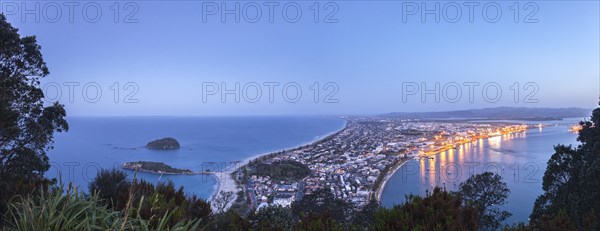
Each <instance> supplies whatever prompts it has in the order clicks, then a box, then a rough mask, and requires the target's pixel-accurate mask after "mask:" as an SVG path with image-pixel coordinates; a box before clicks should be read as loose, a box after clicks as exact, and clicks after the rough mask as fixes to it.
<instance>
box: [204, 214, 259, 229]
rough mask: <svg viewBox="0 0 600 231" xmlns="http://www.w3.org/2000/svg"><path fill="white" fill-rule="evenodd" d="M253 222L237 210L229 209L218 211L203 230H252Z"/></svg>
mask: <svg viewBox="0 0 600 231" xmlns="http://www.w3.org/2000/svg"><path fill="white" fill-rule="evenodd" d="M251 226H252V224H250V221H248V220H247V219H246V218H244V217H242V216H240V215H239V214H237V213H236V212H234V211H232V210H229V211H227V212H224V213H218V214H215V215H214V216H212V218H211V220H210V222H209V223H208V224H207V225H205V226H204V227H202V229H201V230H203V231H213V230H214V231H221V230H231V231H236V230H250V228H251Z"/></svg>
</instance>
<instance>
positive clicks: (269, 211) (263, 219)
mask: <svg viewBox="0 0 600 231" xmlns="http://www.w3.org/2000/svg"><path fill="white" fill-rule="evenodd" d="M248 219H249V220H250V222H251V223H252V224H253V226H254V227H255V228H256V229H258V230H291V229H292V227H294V225H295V224H296V219H295V218H294V214H293V213H292V209H291V208H289V207H281V206H267V207H266V208H262V209H260V210H259V211H258V212H256V213H251V214H250V215H249V216H248Z"/></svg>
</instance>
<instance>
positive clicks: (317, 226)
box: [297, 211, 344, 231]
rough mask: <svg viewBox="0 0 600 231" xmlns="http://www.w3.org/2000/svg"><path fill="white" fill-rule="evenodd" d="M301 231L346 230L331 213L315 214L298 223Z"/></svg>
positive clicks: (298, 228)
mask: <svg viewBox="0 0 600 231" xmlns="http://www.w3.org/2000/svg"><path fill="white" fill-rule="evenodd" d="M297 230H299V231H321V230H332V231H334V230H335V231H337V230H344V227H343V226H342V225H340V223H338V221H337V220H336V219H335V218H334V216H332V212H331V211H326V212H324V213H320V214H315V213H310V214H308V215H307V216H305V217H303V218H302V219H301V221H300V222H299V223H298V226H297Z"/></svg>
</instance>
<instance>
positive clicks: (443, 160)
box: [381, 118, 581, 224]
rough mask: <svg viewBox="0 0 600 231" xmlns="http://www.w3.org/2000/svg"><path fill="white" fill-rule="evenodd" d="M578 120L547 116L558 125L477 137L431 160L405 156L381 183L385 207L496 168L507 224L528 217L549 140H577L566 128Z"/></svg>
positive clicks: (455, 185)
mask: <svg viewBox="0 0 600 231" xmlns="http://www.w3.org/2000/svg"><path fill="white" fill-rule="evenodd" d="M578 120H581V119H580V118H577V119H565V120H563V121H545V122H543V123H544V124H556V123H558V124H560V125H558V126H548V127H544V128H534V129H529V130H527V132H525V133H515V134H507V135H502V136H497V137H491V138H488V139H479V140H477V141H475V142H471V143H467V144H464V145H462V146H459V147H457V148H456V149H450V150H447V151H444V152H441V153H439V154H438V155H435V156H434V159H425V158H421V159H418V160H414V159H413V160H409V161H408V162H407V163H405V164H404V165H403V166H402V167H400V168H399V169H398V171H396V172H395V173H394V174H393V175H392V176H391V177H390V179H389V181H388V182H387V184H386V185H385V187H384V189H383V192H382V197H381V202H382V205H384V206H386V207H389V206H392V205H393V204H398V203H402V202H403V201H404V200H405V196H404V195H407V194H411V193H412V194H418V195H424V194H425V193H426V190H429V191H431V190H432V189H433V187H435V186H439V187H445V188H446V189H447V190H449V191H456V190H458V186H459V185H460V183H461V182H463V181H465V180H466V179H467V178H468V176H469V175H470V174H471V173H481V172H482V171H483V170H484V169H486V170H488V171H493V172H498V173H500V174H501V175H502V176H503V178H504V181H505V182H506V183H507V184H508V187H509V188H510V190H511V194H510V195H509V197H508V203H507V204H506V205H505V206H503V208H504V209H505V210H507V211H509V212H511V213H513V215H512V216H511V217H509V218H508V219H507V220H506V223H507V224H511V223H513V222H518V221H524V222H526V221H527V219H528V216H529V214H530V213H531V209H532V207H533V202H534V201H535V199H536V197H537V196H538V195H540V194H541V193H542V189H541V184H542V177H543V174H544V171H545V170H546V162H547V161H548V159H549V158H550V156H551V155H552V153H553V145H556V144H565V145H568V144H575V143H576V140H575V139H576V136H577V135H576V134H575V133H572V132H570V131H569V124H574V123H576V121H578ZM525 123H532V122H525Z"/></svg>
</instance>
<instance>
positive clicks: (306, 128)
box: [46, 116, 346, 199]
mask: <svg viewBox="0 0 600 231" xmlns="http://www.w3.org/2000/svg"><path fill="white" fill-rule="evenodd" d="M67 121H68V122H69V127H70V129H69V131H68V132H66V133H57V134H55V138H54V149H53V150H51V151H49V152H48V157H49V160H50V163H51V168H50V170H49V171H48V172H47V174H46V175H47V177H51V178H57V179H59V180H60V181H62V182H64V183H67V182H72V183H73V184H74V185H76V186H78V187H79V188H80V189H82V190H84V191H87V187H88V184H89V182H90V181H92V180H93V179H94V177H95V176H96V173H97V171H98V170H99V169H100V168H113V167H114V168H118V169H120V166H121V165H122V164H123V163H124V162H129V161H156V162H164V163H166V164H168V165H170V166H172V167H175V168H183V169H190V170H193V171H202V170H206V169H211V170H212V171H218V170H220V169H223V168H225V167H228V166H231V165H232V164H234V162H235V161H242V160H244V159H247V158H250V157H252V156H256V155H258V154H263V153H267V152H274V151H281V150H284V149H289V148H293V147H296V146H300V145H303V144H306V143H310V142H313V141H316V140H318V139H321V138H323V137H325V136H327V135H329V134H331V133H334V132H336V131H338V130H340V129H342V128H343V127H344V126H345V124H346V121H345V120H342V119H339V118H336V117H328V116H303V117H294V116H263V117H261V116H253V117H69V118H67ZM164 137H174V138H175V139H177V140H178V141H179V143H180V144H181V148H180V149H179V150H172V151H165V150H151V149H147V148H145V147H144V146H145V145H146V143H148V142H150V141H152V140H154V139H159V138H164ZM126 172H127V173H128V174H129V177H130V178H132V177H133V175H134V174H133V173H134V172H133V171H126ZM137 177H138V178H142V179H145V180H147V181H149V182H152V183H157V182H159V181H166V180H171V181H173V183H175V185H176V186H178V187H179V186H183V187H184V191H185V192H186V193H188V194H190V195H191V194H195V195H196V196H198V197H201V198H205V199H208V198H210V196H211V195H212V193H213V192H214V190H215V188H216V186H217V181H216V179H215V177H214V176H212V175H162V176H161V175H157V174H151V173H143V172H139V173H138V174H137Z"/></svg>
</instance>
